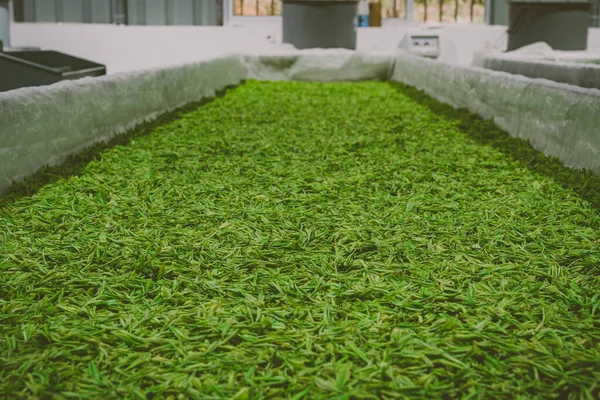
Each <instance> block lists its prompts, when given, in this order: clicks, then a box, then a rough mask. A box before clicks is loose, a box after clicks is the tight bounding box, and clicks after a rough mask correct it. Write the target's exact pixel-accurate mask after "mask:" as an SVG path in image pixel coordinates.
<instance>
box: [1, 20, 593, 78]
mask: <svg viewBox="0 0 600 400" xmlns="http://www.w3.org/2000/svg"><path fill="white" fill-rule="evenodd" d="M415 26H417V25H415V24H414V23H410V22H406V21H396V22H395V23H393V24H392V23H389V24H386V26H384V27H381V28H359V29H358V41H357V46H358V50H361V51H370V50H388V51H391V50H394V49H396V48H397V47H398V44H399V43H400V41H401V39H402V38H403V37H404V35H405V34H406V33H407V31H408V30H410V29H412V28H414V27H415ZM505 30H506V27H503V26H488V25H484V24H458V25H456V24H446V25H444V29H443V33H442V38H441V44H440V46H441V56H440V59H442V60H444V61H447V62H450V63H454V64H463V65H468V64H470V63H471V61H472V58H473V54H474V53H475V52H476V51H477V50H479V49H482V48H483V47H484V46H485V45H486V43H488V44H496V45H498V46H502V43H503V42H505V41H506V35H505V33H504V32H505ZM11 36H12V45H13V46H15V47H20V46H35V47H41V48H44V49H52V50H57V51H61V52H64V53H68V54H72V55H75V56H78V57H82V58H86V59H90V60H92V61H96V62H99V63H102V64H105V65H106V66H107V68H108V72H109V74H112V73H118V72H125V71H132V70H139V69H145V68H153V67H164V66H170V65H179V64H182V63H187V62H192V61H198V60H202V59H207V58H212V57H214V56H217V55H223V54H229V53H240V52H262V51H267V52H271V53H272V52H273V51H274V50H275V48H276V47H277V46H275V45H274V43H272V42H276V43H278V42H280V41H281V20H280V19H279V20H278V21H277V20H272V21H271V22H269V23H257V22H256V21H254V22H252V23H247V24H241V23H240V24H238V26H234V25H230V26H226V27H209V26H122V25H121V26H116V25H100V24H98V25H95V24H55V23H49V24H40V23H36V24H32V23H15V24H13V25H12V27H11ZM589 47H590V49H592V48H593V49H597V50H598V51H600V29H590V39H589Z"/></svg>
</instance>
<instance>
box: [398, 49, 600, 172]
mask: <svg viewBox="0 0 600 400" xmlns="http://www.w3.org/2000/svg"><path fill="white" fill-rule="evenodd" d="M392 79H394V80H396V81H400V82H404V83H406V84H408V85H411V86H414V87H417V88H418V89H421V90H424V91H425V92H426V93H427V94H429V95H430V96H432V97H434V98H436V99H437V100H439V101H442V102H444V103H447V104H450V105H452V106H454V107H457V108H459V107H465V108H467V109H469V110H470V111H471V112H473V113H476V114H479V115H480V116H482V117H484V118H493V119H494V121H495V123H496V124H497V125H498V126H499V127H500V128H502V129H504V130H505V131H507V132H508V133H509V134H510V135H511V136H514V137H518V138H521V139H524V140H528V141H529V142H530V143H531V145H532V146H533V147H534V148H536V149H538V150H540V151H542V152H543V153H544V154H546V155H551V156H555V157H558V158H559V159H560V160H561V161H562V162H563V164H564V165H566V166H568V167H573V168H580V169H591V170H593V171H594V172H595V173H597V174H600V90H598V89H584V88H579V87H576V86H571V85H566V84H560V83H556V82H551V81H548V80H544V79H530V78H526V77H523V76H519V75H511V74H508V73H504V72H497V71H490V70H485V69H481V68H475V67H460V66H456V65H450V64H445V63H441V62H436V61H431V60H427V59H424V58H417V57H414V56H411V55H409V54H407V53H400V54H399V55H398V57H397V58H396V61H395V70H394V75H393V77H392Z"/></svg>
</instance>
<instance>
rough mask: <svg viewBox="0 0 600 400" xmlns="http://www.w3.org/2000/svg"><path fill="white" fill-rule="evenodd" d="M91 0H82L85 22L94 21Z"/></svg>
mask: <svg viewBox="0 0 600 400" xmlns="http://www.w3.org/2000/svg"><path fill="white" fill-rule="evenodd" d="M90 1H91V0H82V9H83V16H82V17H83V18H82V19H83V22H87V23H91V22H94V21H93V20H92V4H91V3H90Z"/></svg>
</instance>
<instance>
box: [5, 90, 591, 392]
mask: <svg viewBox="0 0 600 400" xmlns="http://www.w3.org/2000/svg"><path fill="white" fill-rule="evenodd" d="M407 93H408V92H407V89H406V88H401V87H400V88H399V87H395V86H392V85H390V84H388V83H383V82H365V83H329V84H325V83H259V82H247V83H246V84H244V85H242V86H240V87H238V88H236V89H235V90H233V91H230V92H228V93H227V94H226V95H225V96H224V97H222V98H219V99H217V100H215V101H213V102H211V103H209V104H207V105H204V106H202V107H199V108H197V109H196V110H193V111H191V112H187V113H185V114H183V115H181V117H180V118H178V119H176V120H173V121H171V122H168V123H166V124H163V125H160V126H158V127H157V128H156V129H154V131H153V132H151V133H150V134H148V135H143V136H139V135H138V136H136V137H134V138H133V139H132V140H131V141H130V143H128V144H126V145H119V146H117V147H113V148H111V149H107V150H104V151H103V152H102V153H101V156H100V157H99V159H97V160H95V161H92V162H91V163H89V164H88V165H87V166H86V167H85V169H84V170H83V172H81V173H79V174H77V175H72V176H68V177H65V178H63V179H59V180H56V181H55V182H52V183H50V184H47V185H45V186H43V187H42V188H41V189H40V190H39V191H37V193H36V194H35V195H32V196H23V197H20V198H16V199H14V200H11V201H9V202H6V203H5V204H4V206H3V207H2V209H1V211H0V393H2V394H4V395H6V396H8V398H25V397H39V398H54V397H55V398H65V399H66V398H140V399H145V398H198V399H210V398H215V399H217V398H235V399H245V398H286V397H289V398H294V399H300V398H339V399H346V398H347V399H349V398H365V399H367V398H372V399H379V398H398V397H406V398H427V399H432V398H458V397H463V398H481V399H487V398H523V399H524V398H568V397H572V398H597V397H598V396H599V395H600V273H599V272H600V219H599V215H600V213H599V212H598V209H597V208H595V207H594V202H595V201H596V200H598V199H597V198H593V196H594V194H593V193H592V195H591V197H590V196H588V197H586V196H583V195H581V193H579V192H578V191H576V190H573V189H570V188H569V187H566V186H565V185H563V184H559V183H558V180H557V179H555V178H554V177H553V176H552V175H551V174H543V173H539V172H536V170H535V169H532V168H528V167H527V166H526V165H525V164H524V163H523V162H522V161H520V160H518V159H516V158H513V157H510V156H508V155H507V154H506V153H505V152H503V151H501V150H500V149H499V148H497V147H495V146H492V145H486V144H485V143H483V142H482V141H481V140H476V139H475V138H473V137H472V136H470V135H467V134H465V132H464V131H465V129H464V127H463V125H464V123H463V122H464V120H462V119H460V118H458V117H456V118H452V117H451V116H449V115H445V114H443V113H436V112H433V111H432V108H431V107H429V106H426V105H424V104H423V103H419V102H417V101H415V100H414V99H413V97H410V96H409V95H408V94H407ZM485 126H487V125H486V124H481V127H485ZM481 129H483V128H481ZM520 146H523V148H528V147H527V144H525V143H521V144H520ZM528 149H529V148H528ZM528 151H529V150H528ZM568 174H570V175H569V176H570V177H571V178H570V179H574V180H577V179H580V180H581V182H579V183H578V184H577V185H579V187H582V188H585V187H588V186H586V185H588V184H587V183H586V182H588V180H589V181H590V182H592V183H593V182H594V181H593V180H594V179H595V178H593V177H591V176H590V175H589V174H585V173H576V172H568ZM590 184H591V183H590ZM577 185H575V186H577Z"/></svg>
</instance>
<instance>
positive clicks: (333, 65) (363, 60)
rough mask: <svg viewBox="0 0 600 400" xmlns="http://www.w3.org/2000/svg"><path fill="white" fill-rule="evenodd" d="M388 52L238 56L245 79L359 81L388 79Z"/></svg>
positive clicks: (291, 52) (288, 52)
mask: <svg viewBox="0 0 600 400" xmlns="http://www.w3.org/2000/svg"><path fill="white" fill-rule="evenodd" d="M393 58H394V56H393V53H392V52H385V51H379V52H368V53H367V52H355V51H351V50H345V49H333V50H325V49H310V50H296V49H293V48H292V49H290V48H287V49H286V50H283V51H280V52H279V53H278V54H273V53H262V54H261V53H258V54H247V55H243V56H242V60H243V62H244V65H245V66H246V68H247V69H248V77H249V78H252V79H259V80H271V81H278V80H294V81H361V80H388V79H389V78H390V76H391V74H392V72H393Z"/></svg>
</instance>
